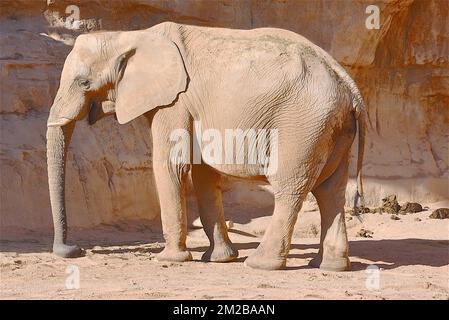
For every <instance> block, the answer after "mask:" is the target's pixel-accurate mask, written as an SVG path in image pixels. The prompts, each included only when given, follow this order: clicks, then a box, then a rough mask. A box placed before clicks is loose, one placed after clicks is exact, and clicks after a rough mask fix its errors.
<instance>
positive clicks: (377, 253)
mask: <svg viewBox="0 0 449 320" xmlns="http://www.w3.org/2000/svg"><path fill="white" fill-rule="evenodd" d="M231 232H234V230H231ZM127 234H128V233H127ZM90 235H92V234H91V233H90ZM147 235H148V234H147ZM78 237H79V238H78ZM33 238H34V237H33ZM45 238H50V237H45ZM77 238H78V239H74V241H76V242H77V243H79V244H80V245H81V246H83V247H84V248H86V249H89V250H91V251H92V253H93V254H125V253H133V252H139V253H142V254H146V253H148V254H149V253H151V254H156V253H158V252H160V251H161V250H162V247H163V245H162V243H163V237H162V234H159V233H154V234H151V237H149V236H146V237H145V238H146V239H142V233H135V234H131V235H129V234H128V235H127V237H126V238H123V237H120V236H119V235H117V234H116V236H115V237H107V238H102V239H101V240H100V239H99V238H97V237H93V238H91V237H83V235H82V234H79V235H78V236H77ZM94 238H95V239H94ZM247 238H248V240H249V241H248V242H236V243H234V244H235V246H236V248H237V249H238V250H239V251H240V257H239V258H238V259H237V260H236V262H240V263H241V262H242V261H244V260H245V259H246V257H247V255H248V254H250V252H249V251H248V250H254V249H256V248H257V246H258V245H259V241H254V239H255V238H254V236H253V237H252V238H250V237H247ZM81 239H83V240H81ZM258 240H259V239H258ZM49 243H50V241H37V240H32V237H29V238H28V239H26V238H25V239H24V238H22V239H21V240H5V239H3V240H0V252H17V253H40V252H41V253H42V252H50V251H51V246H50V245H49ZM155 243H161V245H159V246H154V244H155ZM149 244H151V245H150V246H143V245H149ZM96 245H99V246H101V247H100V248H95V247H94V246H96ZM318 247H319V245H318V244H292V246H291V250H290V254H289V256H288V257H289V258H297V259H311V258H313V257H314V256H315V254H316V253H317V252H318ZM206 249H207V247H205V246H199V247H198V246H197V247H190V250H191V251H193V252H204V251H206ZM448 249H449V241H448V240H428V239H413V238H408V239H386V240H376V239H369V240H368V239H367V240H357V241H350V245H349V256H350V259H351V260H352V261H353V263H352V270H364V269H366V267H367V266H368V265H370V264H375V265H377V266H378V267H380V268H384V269H395V268H398V267H401V266H414V265H422V266H430V267H442V266H447V265H449V253H448ZM356 259H357V260H362V261H363V262H360V261H355V262H354V260H356ZM293 263H294V262H292V261H291V262H289V263H288V265H289V266H290V267H289V268H288V269H305V268H308V266H307V265H302V266H294V265H292V264H293Z"/></svg>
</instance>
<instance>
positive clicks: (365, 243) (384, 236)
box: [0, 203, 449, 299]
mask: <svg viewBox="0 0 449 320" xmlns="http://www.w3.org/2000/svg"><path fill="white" fill-rule="evenodd" d="M446 204H447V203H446ZM441 205H442V204H441V203H440V204H434V205H430V210H427V211H424V212H421V213H414V214H409V215H399V217H400V220H392V219H390V215H389V214H382V215H380V214H370V213H369V214H365V215H363V218H362V222H360V221H359V220H358V219H356V218H352V219H350V218H348V217H347V219H350V220H349V221H348V233H349V238H350V259H351V262H352V267H353V268H352V269H353V270H352V271H350V272H329V271H323V270H319V269H314V268H310V267H308V265H307V263H308V261H309V260H310V259H311V258H312V257H313V255H314V254H315V253H316V252H317V250H318V244H319V241H318V239H319V238H318V236H319V227H318V226H319V213H318V212H317V211H316V210H315V209H314V208H313V206H309V207H307V206H306V207H305V208H306V209H305V210H307V211H306V212H301V213H300V216H299V219H298V223H297V225H296V228H295V234H294V238H293V242H292V249H291V251H290V255H289V258H288V262H287V266H288V267H287V270H282V271H260V270H252V269H249V268H246V267H244V266H243V261H244V259H245V257H247V256H248V254H250V253H251V252H252V251H253V250H254V249H255V248H256V247H257V245H258V243H259V241H260V237H261V234H262V233H263V229H264V228H265V226H266V224H267V222H268V219H269V217H259V218H255V219H252V220H251V221H250V222H249V223H247V224H238V223H234V226H233V228H232V230H231V231H230V238H231V240H232V241H233V242H234V243H235V244H236V246H237V247H238V249H239V252H240V257H239V258H238V259H237V261H235V262H231V263H225V264H217V263H203V262H200V261H199V259H200V257H201V254H202V252H204V250H205V249H206V246H207V244H208V243H207V239H206V237H205V235H204V232H203V230H202V229H199V228H191V229H190V231H189V237H188V247H189V248H190V249H191V250H192V254H193V257H194V260H195V261H193V262H187V263H162V262H158V261H156V260H155V254H156V253H157V252H160V250H161V248H162V247H163V239H162V238H161V234H160V231H159V230H157V229H154V228H153V229H151V228H148V227H145V226H143V225H141V226H139V225H122V226H102V227H99V228H96V229H90V230H72V234H73V238H74V239H75V240H77V243H79V244H81V245H82V246H83V247H84V248H86V249H87V254H86V256H85V257H82V258H78V259H62V258H58V257H56V256H54V255H52V254H51V253H49V252H48V251H49V247H50V246H49V244H50V243H51V233H49V232H37V231H26V230H9V231H8V232H7V233H8V234H3V235H2V238H3V240H2V241H1V250H0V251H1V253H0V257H1V273H0V276H1V284H0V293H1V294H0V297H1V299H17V298H22V299H42V298H43V299H449V240H448V239H449V220H435V219H429V218H428V216H429V215H430V213H431V209H433V208H436V207H440V206H441ZM303 211H304V210H303ZM419 219H420V220H421V221H418V220H419ZM361 228H364V229H367V230H369V231H372V232H373V234H372V238H363V237H356V234H357V232H358V231H359V230H360V229H361ZM317 231H318V233H317ZM75 235H76V236H75ZM6 236H7V237H6ZM6 239H8V240H6ZM93 245H95V246H93ZM369 265H375V266H377V267H378V268H379V269H369V270H368V271H367V267H368V266H369ZM73 266H75V267H73ZM372 268H375V267H372ZM74 270H75V271H74ZM76 270H78V271H79V288H78V289H76V284H77V282H76V281H75V282H74V281H70V280H73V278H72V277H73V276H74V275H75V273H76V272H77V271H76ZM66 271H67V272H68V273H66ZM377 275H378V278H376V276H377ZM68 277H69V279H68ZM67 284H68V287H69V288H72V289H68V288H67V286H66V285H67ZM73 287H75V289H73Z"/></svg>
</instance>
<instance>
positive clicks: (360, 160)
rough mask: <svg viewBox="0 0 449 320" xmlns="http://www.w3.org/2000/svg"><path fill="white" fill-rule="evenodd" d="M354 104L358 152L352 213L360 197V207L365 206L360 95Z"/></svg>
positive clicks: (362, 118) (363, 140)
mask: <svg viewBox="0 0 449 320" xmlns="http://www.w3.org/2000/svg"><path fill="white" fill-rule="evenodd" d="M354 100H355V101H354V105H355V118H356V126H357V135H358V147H357V148H358V152H357V191H356V194H355V197H354V213H355V214H356V213H357V212H358V210H357V204H358V202H359V199H360V205H361V207H365V199H364V196H363V183H362V167H363V155H364V152H365V132H366V126H365V117H366V111H365V106H364V103H363V100H362V98H361V96H360V95H358V97H357V98H356V99H354Z"/></svg>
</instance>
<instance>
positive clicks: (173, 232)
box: [154, 161, 192, 262]
mask: <svg viewBox="0 0 449 320" xmlns="http://www.w3.org/2000/svg"><path fill="white" fill-rule="evenodd" d="M185 168H186V167H185V165H178V166H176V165H172V164H170V163H168V162H165V161H164V162H155V163H154V175H155V178H156V184H157V190H158V194H159V202H160V207H161V220H162V229H163V232H164V238H165V248H164V250H163V251H162V252H161V253H159V254H158V255H157V260H158V261H174V262H183V261H190V260H192V255H191V253H190V252H189V251H187V249H186V238H187V217H186V198H185V193H186V178H187V170H185Z"/></svg>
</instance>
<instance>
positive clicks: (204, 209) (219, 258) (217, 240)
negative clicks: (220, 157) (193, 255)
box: [192, 165, 238, 262]
mask: <svg viewBox="0 0 449 320" xmlns="http://www.w3.org/2000/svg"><path fill="white" fill-rule="evenodd" d="M192 180H193V185H194V188H195V193H196V197H197V199H198V208H199V212H200V219H201V223H202V224H203V228H204V232H205V233H206V235H207V237H208V238H209V241H210V247H209V249H208V250H207V251H206V252H205V253H204V254H203V256H202V257H201V260H203V261H212V262H228V261H232V260H234V259H235V258H237V256H238V251H237V250H236V249H235V248H234V247H233V246H232V243H231V241H230V240H229V237H228V232H227V228H226V224H225V220H224V213H223V203H222V199H221V190H220V175H219V174H218V173H217V172H215V171H214V170H213V169H211V168H209V167H207V166H206V165H194V166H193V168H192Z"/></svg>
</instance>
